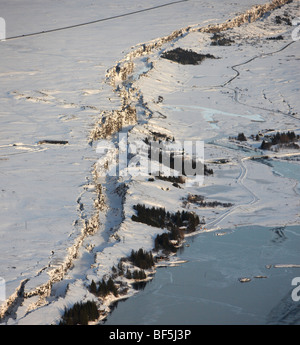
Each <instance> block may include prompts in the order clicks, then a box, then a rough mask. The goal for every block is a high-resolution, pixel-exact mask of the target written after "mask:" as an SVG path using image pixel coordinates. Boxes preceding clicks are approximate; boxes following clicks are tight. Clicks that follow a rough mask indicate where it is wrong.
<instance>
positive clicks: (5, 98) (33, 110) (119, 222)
mask: <svg viewBox="0 0 300 345" xmlns="http://www.w3.org/2000/svg"><path fill="white" fill-rule="evenodd" d="M264 3H266V1H252V0H251V1H250V0H247V1H241V2H239V3H238V4H236V3H232V2H231V1H222V5H220V2H217V1H214V2H209V4H207V3H204V2H202V1H200V2H199V1H193V0H191V1H184V2H176V3H173V4H171V3H170V4H169V3H168V2H167V1H158V0H152V1H147V2H146V1H143V2H136V1H131V2H129V3H126V4H125V3H124V2H122V1H118V0H116V1H101V3H100V2H99V3H94V2H90V1H88V2H83V1H79V0H76V1H61V2H55V4H54V3H53V1H43V3H40V2H34V4H32V2H29V1H28V3H26V2H24V1H23V2H22V4H20V3H19V2H17V3H14V1H9V2H8V1H7V2H2V5H1V16H2V17H3V18H5V20H6V28H7V32H6V36H7V38H8V39H7V40H6V41H5V42H0V49H1V54H0V59H1V64H0V66H1V70H0V78H1V83H0V97H1V103H0V104H1V109H0V115H1V117H0V121H1V137H0V165H1V170H0V173H1V180H0V181H1V188H0V205H1V208H0V219H1V224H0V250H1V251H0V253H1V254H0V263H1V271H0V277H2V278H3V279H5V282H6V297H7V298H8V300H7V301H6V303H3V304H2V308H3V309H2V310H3V311H4V310H5V309H6V308H7V307H8V306H9V302H10V301H12V300H15V301H16V304H15V305H14V306H12V307H11V309H10V317H6V318H5V322H7V323H9V324H13V323H16V324H51V323H56V322H58V321H59V318H60V315H61V313H62V312H63V310H64V307H65V306H71V305H72V304H73V303H75V302H77V301H80V300H88V299H94V300H96V298H95V296H94V295H92V294H91V293H89V292H88V289H87V284H89V283H90V282H91V281H92V279H94V280H97V281H98V280H100V279H101V278H102V277H103V275H105V274H110V272H111V267H112V266H113V265H115V264H116V263H117V262H118V260H119V259H120V258H121V257H124V256H128V255H129V254H130V252H131V250H132V249H138V248H140V247H143V248H144V249H146V250H149V249H152V248H153V239H154V237H155V235H156V234H158V233H161V232H162V230H161V229H157V228H153V227H149V226H146V225H144V224H139V223H135V222H132V221H131V215H132V214H133V212H134V210H133V208H132V207H133V205H134V204H137V203H145V204H147V205H151V206H152V205H155V206H160V207H165V208H166V209H167V210H169V211H172V212H173V211H177V210H178V209H179V210H182V209H185V207H189V209H190V210H193V211H195V212H196V213H197V214H199V216H201V217H202V216H204V217H205V219H206V227H205V230H206V231H208V230H213V229H222V228H224V227H226V228H230V227H236V226H239V225H245V224H259V225H266V226H283V225H287V224H299V189H298V187H297V183H296V182H295V181H294V180H292V179H287V178H284V177H282V176H280V175H278V174H277V175H276V174H274V173H273V172H272V168H271V167H269V166H268V165H265V164H261V163H260V162H257V161H254V160H250V159H247V158H248V157H251V156H255V155H259V154H262V153H261V152H260V150H257V149H256V147H257V143H255V142H254V141H253V142H250V141H247V143H246V144H245V143H243V144H244V145H249V143H250V144H253V145H252V146H251V147H252V149H251V151H250V152H245V151H242V150H240V149H238V147H237V145H236V144H237V143H236V142H234V141H231V140H229V137H234V136H237V135H238V133H240V132H243V133H245V135H246V136H247V137H249V136H250V135H251V134H253V135H256V134H257V133H258V132H259V131H263V130H267V129H275V130H279V131H287V130H293V131H295V132H296V133H297V134H300V131H299V130H300V118H299V113H298V112H299V106H300V101H299V97H298V94H299V82H300V69H299V44H300V43H299V41H292V39H291V32H292V30H293V29H294V27H292V26H290V25H287V24H286V23H285V22H282V23H281V24H278V23H276V22H275V18H276V16H278V15H280V16H284V13H285V12H286V13H287V17H288V18H291V19H292V18H296V17H298V16H300V12H299V2H298V1H294V2H292V3H290V4H288V5H285V6H283V7H282V8H280V9H277V10H275V11H274V12H273V13H267V14H266V15H264V16H263V17H262V18H261V19H259V20H257V21H255V22H253V23H248V22H247V23H244V24H241V25H240V26H238V27H232V28H229V29H228V30H226V31H224V34H225V36H226V37H227V38H231V39H232V40H233V41H234V42H232V43H231V45H230V46H212V45H211V42H212V39H211V37H212V35H213V34H212V33H211V32H205V30H202V29H203V28H207V26H208V25H214V24H221V23H224V22H226V20H228V19H232V18H234V17H235V16H238V15H239V14H240V13H243V12H244V11H246V10H248V9H249V8H251V6H253V5H257V4H264ZM164 4H166V5H167V6H164V7H159V8H153V7H155V6H160V5H164ZM147 8H148V9H149V10H147V11H143V12H139V13H135V14H130V13H131V12H136V11H140V10H143V9H147ZM126 13H127V14H128V15H126V16H123V17H119V18H114V19H108V18H110V17H114V16H119V15H122V14H126ZM105 18H107V20H104V21H99V22H97V23H94V24H90V25H84V26H80V27H74V28H69V29H65V30H59V31H54V32H49V33H44V34H38V35H32V36H28V37H19V38H15V39H9V37H14V36H19V35H22V34H30V33H34V32H41V31H47V30H52V29H54V28H62V27H66V26H71V25H75V24H80V23H87V22H90V21H95V20H98V19H105ZM189 25H192V26H191V28H192V29H190V30H187V29H186V28H188V26H189ZM181 28H183V29H184V30H183V34H182V35H181V34H179V35H178V34H175V35H173V36H172V37H168V35H170V34H171V33H172V32H174V30H178V29H181ZM278 35H282V36H283V39H282V40H268V39H267V38H269V37H275V36H278ZM162 37H165V39H161V38H162ZM141 43H144V46H142V45H140V44H141ZM155 43H157V45H156V46H155V45H154V44H155ZM141 47H149V50H147V49H145V48H143V49H144V51H143V49H141ZM176 47H181V48H185V49H192V50H194V51H196V52H201V53H204V54H207V53H210V54H213V55H214V56H216V57H218V59H206V60H204V61H203V62H202V63H201V64H199V65H195V66H194V65H180V64H177V63H174V62H171V61H169V60H166V59H162V58H161V56H160V55H161V53H162V52H163V51H167V50H170V49H173V48H176ZM150 48H151V49H150ZM130 59H131V62H132V63H133V64H134V65H128V64H126V63H128V62H130ZM117 65H118V66H120V67H121V72H124V75H125V79H124V80H121V79H118V78H117V77H118V75H117V73H115V71H116V69H115V66H117ZM145 66H146V68H145ZM129 67H133V69H131V68H129ZM122 68H123V70H122ZM237 71H238V72H237ZM144 72H146V73H145V74H144V75H142V76H140V77H139V74H141V73H144ZM117 86H119V89H121V90H123V91H124V92H117V91H115V90H116V88H117ZM122 88H123V89H122ZM159 97H162V98H161V99H162V101H161V102H158V99H159ZM124 104H125V105H130V106H132V107H134V108H135V109H136V115H137V119H138V122H137V124H135V123H128V125H129V126H126V127H125V128H126V129H127V130H130V131H129V132H128V140H129V142H130V143H134V142H136V141H141V140H143V139H145V138H146V137H147V136H148V137H149V138H150V139H151V131H152V132H160V133H164V134H166V135H168V136H170V137H174V138H175V141H184V140H193V141H196V140H198V141H204V143H205V150H204V152H205V161H206V162H207V164H208V165H209V167H210V168H212V169H213V170H214V174H213V176H209V177H205V179H204V184H203V185H201V186H198V187H197V186H196V187H195V186H194V187H188V186H187V185H183V186H182V188H181V189H178V188H176V187H174V186H172V185H171V184H170V183H168V182H166V181H161V180H155V181H154V182H150V181H148V177H149V176H144V175H142V176H141V177H139V178H137V177H131V176H127V177H120V178H117V177H114V176H107V175H105V174H104V173H103V166H102V165H101V162H104V161H100V165H98V166H97V165H95V164H96V162H97V160H98V158H99V151H97V142H98V141H99V140H101V138H100V137H97V136H96V135H95V136H94V137H92V139H93V141H91V133H92V134H95V133H96V134H97V133H98V132H95V128H96V129H97V128H99V126H98V121H99V120H100V121H101V122H102V118H103V117H104V116H107V118H108V121H110V120H113V119H114V116H115V115H116V114H117V112H116V110H117V111H119V110H120V109H122V105H124ZM123 110H124V109H123ZM125 116H126V114H125ZM110 123H111V122H110ZM125 124H126V123H125ZM108 139H110V138H108ZM42 140H63V141H67V142H68V143H67V144H65V145H55V144H49V143H39V142H40V141H42ZM114 140H115V139H114ZM255 145H256V146H255ZM255 149H256V150H255ZM289 152H290V151H289ZM292 152H293V153H294V152H295V150H293V151H292ZM297 152H298V153H299V150H298V151H297ZM268 154H274V152H273V153H272V152H269V153H268ZM137 158H139V157H137ZM219 158H227V159H228V160H229V162H228V163H227V164H214V163H212V162H213V161H214V160H215V159H219ZM291 164H292V163H291ZM293 164H297V162H296V163H293ZM101 169H102V170H101ZM117 187H118V188H117ZM116 188H117V190H116ZM188 193H191V194H199V195H203V196H205V198H206V200H212V201H214V200H217V201H222V202H230V203H232V204H233V206H232V207H230V208H226V209H225V208H214V209H212V208H210V209H209V208H205V209H203V208H199V207H198V208H197V207H196V206H195V205H193V204H187V205H184V203H183V199H184V198H186V197H187V195H188ZM201 231H203V229H202V230H201ZM131 292H132V293H133V290H132V291H131ZM16 297H17V298H16ZM9 299H10V301H9ZM108 303H109V300H108V301H107V305H108ZM107 305H106V306H107ZM101 309H105V306H101Z"/></svg>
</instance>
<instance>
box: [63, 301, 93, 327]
mask: <svg viewBox="0 0 300 345" xmlns="http://www.w3.org/2000/svg"><path fill="white" fill-rule="evenodd" d="M98 317H99V311H98V308H97V304H96V303H95V302H94V301H87V302H80V303H75V304H74V305H73V307H72V308H69V309H67V308H65V311H64V314H63V316H62V319H61V322H60V325H87V324H88V322H89V321H93V320H96V319H98Z"/></svg>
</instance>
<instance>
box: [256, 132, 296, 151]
mask: <svg viewBox="0 0 300 345" xmlns="http://www.w3.org/2000/svg"><path fill="white" fill-rule="evenodd" d="M297 140H299V135H296V134H295V132H293V131H292V132H290V131H288V132H287V133H285V132H283V133H279V132H277V133H276V134H274V135H271V136H269V137H268V141H265V140H263V141H262V144H261V146H260V148H261V149H262V150H268V149H270V148H271V147H272V146H273V145H277V144H288V143H294V142H295V141H297Z"/></svg>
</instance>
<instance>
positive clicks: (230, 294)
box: [105, 161, 300, 325]
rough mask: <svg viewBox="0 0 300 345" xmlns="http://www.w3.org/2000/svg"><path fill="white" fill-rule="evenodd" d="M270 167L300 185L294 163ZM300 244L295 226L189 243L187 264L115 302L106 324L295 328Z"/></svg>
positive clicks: (299, 316)
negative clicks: (296, 284) (294, 298)
mask: <svg viewBox="0 0 300 345" xmlns="http://www.w3.org/2000/svg"><path fill="white" fill-rule="evenodd" d="M270 163H271V164H272V165H273V166H274V167H275V168H274V169H275V170H276V171H278V172H280V173H281V174H284V175H285V176H287V177H290V178H294V179H298V180H299V178H300V174H299V173H297V172H299V165H297V164H290V163H288V162H282V161H281V162H279V161H270ZM221 235H222V236H221ZM299 244H300V226H299V225H296V226H290V227H278V228H276V227H273V228H270V227H261V226H255V225H253V226H246V227H238V228H236V229H234V230H232V229H230V230H222V231H220V232H218V231H217V232H209V233H202V234H200V235H196V236H195V237H190V238H187V241H186V246H185V247H184V248H182V249H181V250H180V251H179V252H178V253H177V255H178V257H179V258H180V259H182V260H187V261H188V262H186V263H184V264H182V265H180V266H177V267H164V268H159V269H158V270H157V273H156V275H155V277H154V279H153V280H152V281H151V282H150V283H148V284H147V285H146V287H145V288H144V290H143V291H141V292H140V293H139V294H137V295H135V296H133V297H131V298H130V299H128V300H126V301H125V302H124V301H123V302H119V303H118V304H117V308H116V309H115V310H114V311H113V312H112V314H111V315H110V316H109V317H108V319H107V321H106V323H105V324H107V325H114V324H128V325H134V324H137V325H141V324H151V325H159V324H164V325H166V324H169V325H172V324H173V325H174V324H175V325H176V324H178V325H184V324H185V325H203V324H256V325H259V324H260V325H261V324H299V323H300V309H299V303H300V302H295V301H293V299H292V290H293V289H294V288H295V287H294V286H292V280H293V278H295V277H297V276H300V267H291V266H292V265H295V266H296V265H299V264H300V252H299ZM276 265H279V266H280V265H282V266H281V267H277V266H276ZM285 265H286V266H290V267H286V266H285ZM240 278H249V279H250V280H249V281H248V282H241V281H240V280H239V279H240Z"/></svg>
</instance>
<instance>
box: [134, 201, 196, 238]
mask: <svg viewBox="0 0 300 345" xmlns="http://www.w3.org/2000/svg"><path fill="white" fill-rule="evenodd" d="M133 208H134V209H135V210H136V211H137V215H132V217H131V219H132V220H133V221H135V222H140V223H144V224H147V225H150V226H155V227H158V228H161V229H163V228H167V229H168V230H172V229H175V228H178V227H181V226H183V225H184V224H186V226H187V230H188V231H190V232H192V231H195V229H196V226H197V225H198V224H199V223H200V220H199V216H197V215H196V214H195V213H193V212H188V211H182V212H180V211H177V212H176V213H170V212H166V210H165V208H162V207H154V206H153V207H151V208H149V207H146V206H145V205H142V204H137V205H134V206H133Z"/></svg>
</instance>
